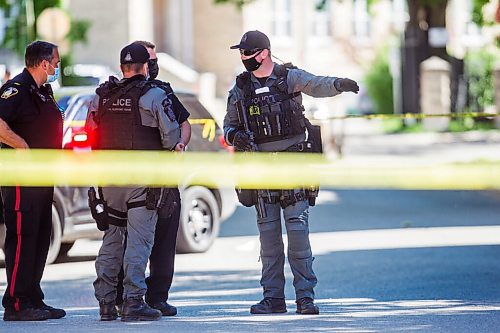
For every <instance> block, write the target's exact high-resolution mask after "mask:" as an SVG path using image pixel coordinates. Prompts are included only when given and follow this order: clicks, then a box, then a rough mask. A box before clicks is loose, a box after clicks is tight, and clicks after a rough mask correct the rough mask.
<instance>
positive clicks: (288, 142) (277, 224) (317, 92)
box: [224, 65, 340, 299]
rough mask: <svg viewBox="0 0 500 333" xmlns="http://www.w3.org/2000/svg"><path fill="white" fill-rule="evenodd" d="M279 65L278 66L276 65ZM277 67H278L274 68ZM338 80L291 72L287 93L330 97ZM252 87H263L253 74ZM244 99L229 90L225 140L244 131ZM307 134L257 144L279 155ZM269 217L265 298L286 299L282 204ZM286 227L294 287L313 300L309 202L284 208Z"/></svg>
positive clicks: (263, 235)
mask: <svg viewBox="0 0 500 333" xmlns="http://www.w3.org/2000/svg"><path fill="white" fill-rule="evenodd" d="M275 66H276V65H275ZM275 68H276V67H275ZM277 78H278V77H277V75H276V73H275V71H273V73H272V74H271V75H270V76H269V77H268V78H267V80H266V82H265V86H267V87H271V86H272V85H273V83H274V82H275V81H276V80H277ZM335 79H336V78H335V77H325V76H315V75H312V74H310V73H308V72H306V71H304V70H301V69H289V70H288V75H287V85H288V93H294V92H298V91H300V92H303V93H305V94H307V95H310V96H313V97H331V96H335V95H338V94H339V93H340V92H339V91H337V90H336V89H335V87H334V81H335ZM251 80H252V83H253V87H254V88H255V89H256V90H257V89H259V88H262V85H261V83H260V82H259V80H258V79H257V78H256V77H255V76H254V75H253V74H252V75H251ZM242 98H243V91H242V90H241V89H240V88H238V87H237V86H236V85H235V86H234V87H233V88H232V89H231V90H230V92H229V98H228V103H227V114H226V116H225V118H224V133H225V137H226V140H227V138H228V133H229V132H230V131H232V130H238V129H242V126H241V124H240V123H239V121H238V112H237V109H236V106H235V102H236V101H237V100H239V99H242ZM293 103H298V104H301V103H302V98H301V96H300V95H299V96H297V97H295V98H294V99H293ZM305 139H306V138H305V135H304V134H300V135H296V136H294V137H291V138H287V139H283V140H277V141H272V142H267V143H262V144H259V145H258V148H259V151H268V152H279V151H284V150H286V149H287V148H289V147H290V146H292V145H294V144H297V143H300V142H303V141H304V140H305ZM265 207H266V213H267V217H264V218H261V217H259V216H257V225H258V229H259V234H260V244H261V249H260V255H261V260H262V278H261V281H260V283H261V285H262V287H263V293H264V297H272V298H284V297H285V291H284V288H285V275H284V264H285V255H284V245H283V239H282V235H281V233H282V226H281V210H282V208H281V206H280V203H275V204H270V203H265ZM283 215H284V219H285V227H286V231H287V235H288V251H287V253H288V261H289V263H290V267H291V270H292V273H293V276H294V280H293V285H294V288H295V296H296V299H300V298H303V297H310V298H314V287H315V286H316V283H317V279H316V276H315V274H314V271H313V269H312V262H313V260H314V258H313V257H312V252H311V246H310V243H309V222H308V219H309V203H308V201H307V199H305V200H301V201H298V202H296V203H295V204H293V205H289V206H287V207H285V208H284V209H283Z"/></svg>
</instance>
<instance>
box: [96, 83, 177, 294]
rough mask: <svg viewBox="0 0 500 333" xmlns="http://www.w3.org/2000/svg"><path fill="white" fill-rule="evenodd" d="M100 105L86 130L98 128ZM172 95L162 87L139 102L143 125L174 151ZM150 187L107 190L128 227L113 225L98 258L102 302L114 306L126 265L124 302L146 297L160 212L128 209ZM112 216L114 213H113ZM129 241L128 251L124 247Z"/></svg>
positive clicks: (111, 204) (107, 197)
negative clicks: (147, 280) (155, 128)
mask: <svg viewBox="0 0 500 333" xmlns="http://www.w3.org/2000/svg"><path fill="white" fill-rule="evenodd" d="M98 106H99V96H96V97H95V98H94V100H93V101H92V103H91V105H90V107H89V116H88V118H87V124H86V127H87V128H90V129H92V128H93V127H95V123H94V120H93V117H94V114H95V112H97V108H98ZM171 107H172V104H171V101H170V99H169V96H168V95H167V94H166V93H165V91H164V90H162V89H160V88H151V89H149V90H148V91H147V92H146V93H145V94H144V95H143V96H141V97H140V99H139V111H140V116H141V123H142V125H144V126H148V127H158V128H159V131H160V137H161V143H162V147H164V148H165V149H166V150H172V149H173V148H174V147H175V145H176V143H177V142H178V140H179V134H180V128H179V124H178V123H177V121H176V120H175V118H173V117H172V116H171V115H172V110H171V109H169V108H171ZM146 191H147V188H146V187H134V188H126V187H104V188H103V194H104V199H105V200H106V203H107V205H108V206H109V207H110V208H112V209H115V210H118V211H120V212H127V227H119V226H114V225H110V226H109V229H108V230H106V231H105V232H104V237H103V243H102V246H101V249H100V250H99V254H98V256H97V259H96V263H95V267H96V272H97V279H96V280H95V282H94V289H95V296H96V298H97V300H98V301H99V302H100V303H107V304H109V303H114V301H115V298H116V285H117V283H118V273H119V272H120V269H121V267H122V265H123V267H124V272H125V278H124V281H123V285H124V299H126V298H137V297H143V296H144V295H145V293H146V283H145V271H146V265H147V262H148V258H149V255H150V254H151V249H152V247H153V242H154V232H155V227H156V222H157V219H158V213H157V211H156V210H147V209H146V207H144V206H142V207H136V208H132V209H128V210H127V203H132V202H136V201H142V200H145V198H146ZM111 215H112V214H111ZM125 238H126V244H127V246H126V248H125V246H124V242H125Z"/></svg>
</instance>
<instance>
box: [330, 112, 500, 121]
mask: <svg viewBox="0 0 500 333" xmlns="http://www.w3.org/2000/svg"><path fill="white" fill-rule="evenodd" d="M441 117H447V118H482V117H484V118H494V117H500V114H498V113H489V112H454V113H435V114H432V113H425V114H423V113H400V114H349V115H345V116H332V117H327V118H326V119H329V120H343V119H425V118H441Z"/></svg>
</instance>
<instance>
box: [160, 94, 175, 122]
mask: <svg viewBox="0 0 500 333" xmlns="http://www.w3.org/2000/svg"><path fill="white" fill-rule="evenodd" d="M161 105H162V106H163V111H164V112H165V114H166V115H167V117H168V119H169V120H170V121H172V122H174V121H175V114H174V107H173V103H172V99H170V97H167V98H165V99H164V100H163V101H162V102H161Z"/></svg>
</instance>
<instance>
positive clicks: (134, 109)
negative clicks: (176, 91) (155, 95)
mask: <svg viewBox="0 0 500 333" xmlns="http://www.w3.org/2000/svg"><path fill="white" fill-rule="evenodd" d="M166 86H167V87H168V88H169V89H170V86H169V85H166ZM153 87H158V85H157V84H155V83H152V82H149V81H145V80H143V79H139V78H132V80H130V81H128V82H124V83H122V84H116V82H109V81H108V82H106V83H104V84H103V85H101V86H100V87H99V88H98V89H97V90H96V92H97V94H98V95H99V108H98V112H97V115H96V122H97V124H98V127H97V131H96V140H97V144H96V148H97V149H125V150H161V149H163V148H162V144H161V136H160V130H159V129H158V128H157V127H149V126H143V125H142V122H141V114H140V110H139V99H140V98H141V96H142V95H144V94H145V93H146V92H147V91H148V90H149V89H151V88H153ZM161 88H162V89H164V90H165V91H166V87H161ZM170 92H172V90H171V89H170Z"/></svg>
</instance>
